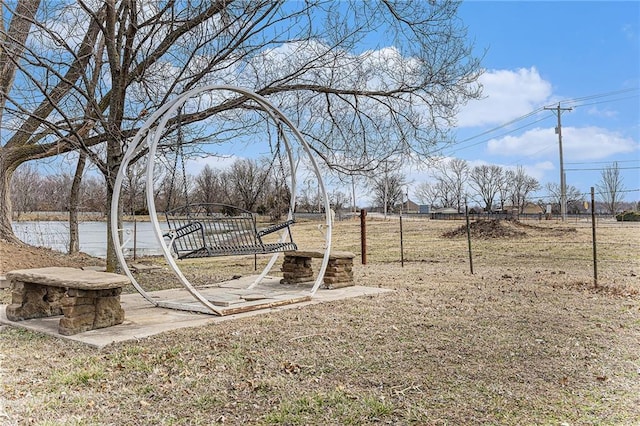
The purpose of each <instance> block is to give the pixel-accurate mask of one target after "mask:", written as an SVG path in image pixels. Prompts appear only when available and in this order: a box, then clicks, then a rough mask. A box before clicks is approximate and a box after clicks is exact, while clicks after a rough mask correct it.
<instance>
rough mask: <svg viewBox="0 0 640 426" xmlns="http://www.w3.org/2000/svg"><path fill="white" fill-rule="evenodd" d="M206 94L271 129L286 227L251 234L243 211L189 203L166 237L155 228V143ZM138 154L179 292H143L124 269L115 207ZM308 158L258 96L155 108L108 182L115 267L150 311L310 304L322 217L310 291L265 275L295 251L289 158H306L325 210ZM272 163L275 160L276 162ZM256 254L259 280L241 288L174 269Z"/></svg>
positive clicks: (309, 152)
mask: <svg viewBox="0 0 640 426" xmlns="http://www.w3.org/2000/svg"><path fill="white" fill-rule="evenodd" d="M208 93H221V94H222V95H223V97H224V98H225V99H233V100H237V101H240V104H239V105H238V106H237V108H241V107H243V106H244V105H245V103H246V104H247V105H248V106H249V107H250V108H249V109H248V111H252V112H257V113H259V115H263V116H264V117H265V118H266V119H267V120H270V121H272V122H274V123H275V124H276V126H277V128H278V135H279V136H280V141H281V143H282V146H283V147H284V152H285V154H286V158H287V159H288V160H289V161H288V165H289V170H290V176H289V179H290V184H289V188H291V198H290V200H289V212H288V214H287V220H286V221H284V222H282V223H278V224H275V225H271V226H267V227H265V228H264V229H258V227H257V221H256V215H255V214H253V213H251V212H250V211H247V210H244V209H241V208H238V207H234V206H229V205H224V204H215V203H200V204H190V203H189V202H188V201H187V203H186V204H187V205H185V206H183V207H179V208H175V209H172V210H170V211H166V212H165V213H164V216H165V219H166V224H167V225H168V231H167V227H166V226H165V225H164V224H163V225H161V224H160V221H161V217H162V215H161V214H160V215H159V214H158V213H157V212H156V208H155V205H156V200H155V198H154V194H155V190H154V183H155V182H156V181H157V179H156V178H155V176H154V165H155V158H156V153H157V149H158V146H159V143H160V140H161V139H162V138H163V137H164V136H165V135H166V134H167V132H168V131H170V130H171V129H170V127H171V125H172V123H171V120H172V119H173V120H174V121H176V120H177V123H178V125H177V130H178V132H179V131H180V127H179V125H180V123H181V120H182V116H181V112H180V110H181V108H183V106H184V105H185V104H187V103H188V102H190V101H191V100H192V99H195V100H198V98H199V97H200V96H202V95H207V94H208ZM212 98H215V97H212ZM196 103H197V102H196ZM178 139H179V138H178ZM292 142H297V151H294V146H293V144H292ZM180 146H181V145H179V147H180ZM279 146H280V145H278V147H279ZM145 150H146V151H147V152H146V156H147V164H146V167H147V168H146V176H147V179H146V181H147V187H146V197H147V205H148V208H149V217H150V219H151V222H152V227H153V232H154V235H155V237H156V240H157V242H158V243H159V245H160V249H161V251H162V254H163V256H164V258H165V260H166V263H167V265H168V266H169V267H170V269H171V270H172V271H173V273H174V275H175V277H176V278H177V280H178V282H179V283H180V284H182V288H181V289H167V290H157V291H155V290H154V292H153V293H152V292H151V291H149V290H147V289H145V287H144V285H143V282H138V280H137V279H136V276H134V274H133V272H132V271H131V269H130V268H129V266H128V265H127V261H126V259H125V255H124V244H123V243H122V242H121V241H120V234H119V229H118V226H117V225H118V218H119V213H120V211H121V208H122V206H121V205H120V196H121V192H122V188H123V184H124V182H125V178H126V173H127V170H128V168H129V166H130V165H131V162H132V161H133V160H134V159H135V158H136V156H138V155H141V154H142V153H144V152H145ZM313 152H314V151H313V149H312V148H311V146H310V145H309V144H307V142H306V141H305V139H304V137H303V135H302V134H301V133H300V131H299V130H298V129H296V127H295V125H294V124H293V123H292V122H291V121H290V120H289V119H288V118H287V117H285V115H284V114H283V113H282V112H281V111H280V110H279V109H278V108H277V107H276V106H274V105H273V104H271V103H270V102H269V101H268V100H267V99H265V98H264V97H262V96H260V95H258V94H257V93H254V92H252V91H250V90H247V89H244V88H239V87H232V86H205V87H198V88H193V89H190V90H188V91H186V92H184V93H182V94H180V95H178V96H176V97H175V98H174V99H172V100H170V101H169V102H167V103H166V104H164V105H162V106H161V107H160V108H159V109H158V110H157V111H156V112H154V113H152V114H151V115H150V116H149V118H147V121H145V123H144V125H143V126H142V127H141V128H140V129H139V130H138V132H137V133H136V135H135V136H134V138H133V139H132V140H131V141H130V143H129V144H128V146H127V150H126V152H125V153H124V156H123V158H122V161H121V164H120V169H119V170H118V174H117V176H116V181H115V183H114V189H113V198H112V202H111V235H112V239H113V243H114V245H115V247H116V256H117V257H118V262H119V264H120V267H121V268H122V270H123V271H124V273H125V274H126V275H127V277H128V278H129V280H130V281H131V284H132V285H133V286H134V287H135V289H136V290H137V291H138V293H140V295H141V296H142V297H143V298H144V299H145V300H147V301H148V302H149V303H150V304H152V305H153V306H157V307H163V308H171V309H178V310H184V311H190V312H202V313H206V314H214V315H219V316H223V315H232V314H234V313H240V312H247V311H249V310H257V309H270V308H274V307H277V306H283V305H287V304H293V303H300V302H305V301H309V300H311V298H312V297H313V296H314V295H315V293H316V291H317V290H318V288H319V287H320V285H321V283H322V282H323V277H324V273H325V271H326V270H327V267H328V263H329V256H330V252H331V230H332V224H331V220H330V218H329V216H328V215H327V218H326V227H325V229H326V231H324V232H323V234H324V255H323V257H322V261H321V264H320V268H319V270H318V273H317V276H316V278H315V281H314V282H313V286H312V287H311V288H298V287H297V286H292V285H289V284H286V283H281V282H280V281H281V280H280V279H279V278H278V277H277V276H276V277H273V276H270V275H269V272H270V271H272V269H273V268H274V266H275V264H276V262H277V260H278V259H279V258H280V257H281V256H279V255H280V254H281V253H283V252H287V251H296V250H297V245H296V244H295V243H294V241H293V238H292V234H291V225H292V224H293V223H294V220H293V211H294V207H295V199H296V196H295V194H296V192H295V189H296V170H297V165H298V162H299V161H300V158H296V155H295V154H296V153H298V154H299V155H300V156H301V158H306V159H307V162H308V163H307V164H308V165H309V166H310V167H311V170H312V172H313V173H314V175H315V176H316V178H317V179H318V188H319V192H320V193H321V194H322V195H321V196H322V199H323V200H324V206H325V210H326V211H329V208H330V206H329V197H328V195H327V191H326V190H325V186H324V182H323V180H322V172H321V170H320V168H319V166H318V164H317V161H316V159H315V157H314V155H313ZM277 157H278V158H280V156H279V155H278V156H277ZM274 158H275V156H274ZM296 160H297V161H296ZM174 170H175V167H174ZM183 173H184V162H183ZM184 174H186V173H184ZM285 182H286V181H285ZM285 184H286V183H285ZM259 254H266V255H270V259H269V260H268V261H267V262H266V266H264V268H263V270H262V272H260V273H259V275H257V276H247V277H245V278H247V279H246V280H242V282H241V280H235V279H234V280H231V281H229V282H225V283H224V284H219V285H218V284H215V285H214V284H206V285H201V286H198V287H196V286H195V285H194V284H192V283H191V282H190V281H189V279H188V277H187V276H186V275H185V274H184V273H183V271H182V270H181V269H180V265H178V262H177V259H190V258H200V257H215V256H238V255H241V256H242V255H259ZM256 264H257V262H256Z"/></svg>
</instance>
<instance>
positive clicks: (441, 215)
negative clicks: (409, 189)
mask: <svg viewBox="0 0 640 426" xmlns="http://www.w3.org/2000/svg"><path fill="white" fill-rule="evenodd" d="M459 215H460V212H458V209H456V208H453V207H445V208H443V209H436V210H433V211H432V212H431V219H453V218H456V217H457V216H459Z"/></svg>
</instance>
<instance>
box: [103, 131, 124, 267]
mask: <svg viewBox="0 0 640 426" xmlns="http://www.w3.org/2000/svg"><path fill="white" fill-rule="evenodd" d="M120 149H121V148H120V144H118V143H113V142H111V141H110V142H108V143H107V158H108V162H107V168H108V172H107V174H106V176H105V181H106V183H107V206H106V207H107V212H109V213H108V214H107V272H119V270H120V267H119V264H118V258H117V256H116V246H115V245H114V243H113V237H112V235H111V222H112V218H111V202H112V200H113V190H114V188H115V182H116V176H117V175H118V170H119V169H120V158H121V151H120ZM116 220H117V221H118V229H122V206H119V208H118V217H117V219H116ZM118 241H119V244H121V243H122V233H121V232H119V233H118Z"/></svg>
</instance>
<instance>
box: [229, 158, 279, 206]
mask: <svg viewBox="0 0 640 426" xmlns="http://www.w3.org/2000/svg"><path fill="white" fill-rule="evenodd" d="M269 172H270V171H269V170H268V169H265V168H263V167H261V166H260V165H259V164H258V162H257V161H255V160H250V159H240V160H236V161H234V162H233V164H232V165H231V167H230V168H229V169H228V170H225V171H224V173H223V178H222V179H223V180H224V181H226V184H227V186H226V188H225V196H226V199H227V203H228V204H233V205H237V206H239V207H241V208H243V209H246V210H249V211H253V210H254V209H255V207H256V204H257V203H258V200H259V198H260V196H261V195H262V193H263V191H264V190H265V184H266V182H267V178H268V177H269Z"/></svg>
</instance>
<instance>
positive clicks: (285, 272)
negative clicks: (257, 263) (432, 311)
mask: <svg viewBox="0 0 640 426" xmlns="http://www.w3.org/2000/svg"><path fill="white" fill-rule="evenodd" d="M322 257H324V253H323V252H320V251H303V250H299V251H288V252H285V254H284V263H283V264H282V276H283V278H282V280H281V281H280V282H281V283H283V284H299V283H303V282H309V281H313V268H312V266H311V260H312V259H314V258H316V259H318V258H322ZM354 257H355V254H353V253H350V252H331V253H330V254H329V262H328V263H327V270H326V271H325V274H324V278H323V283H324V286H325V287H326V288H330V289H331V288H341V287H348V286H352V285H354V282H353V258H354Z"/></svg>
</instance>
